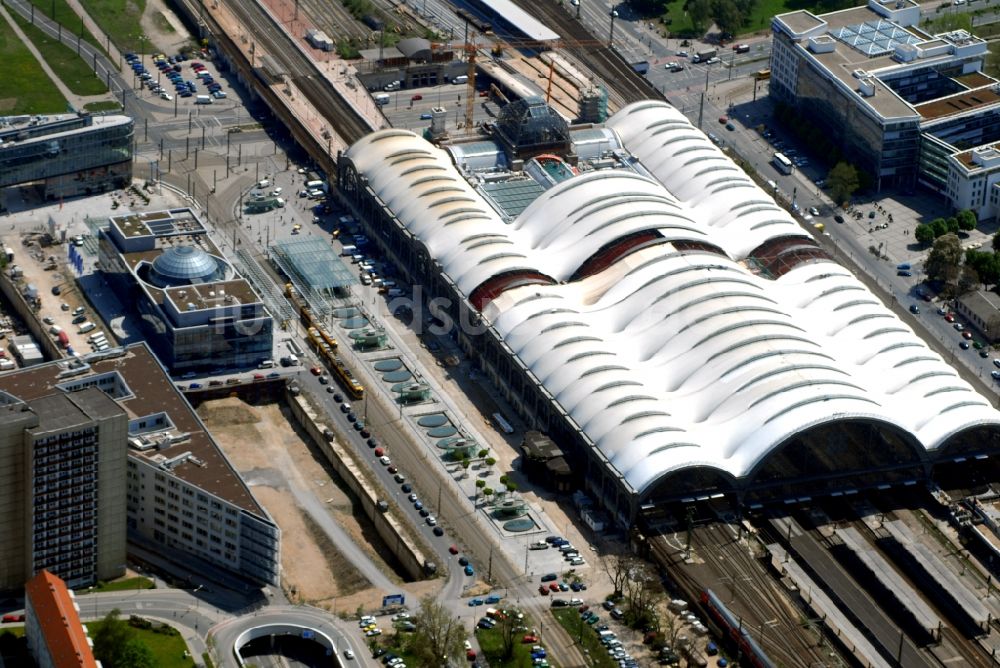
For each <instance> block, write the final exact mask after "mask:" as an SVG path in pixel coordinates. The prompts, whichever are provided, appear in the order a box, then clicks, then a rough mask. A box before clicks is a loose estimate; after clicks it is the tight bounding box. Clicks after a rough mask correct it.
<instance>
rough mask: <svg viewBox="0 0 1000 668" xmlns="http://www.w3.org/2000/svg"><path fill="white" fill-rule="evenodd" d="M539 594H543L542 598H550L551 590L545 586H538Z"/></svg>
mask: <svg viewBox="0 0 1000 668" xmlns="http://www.w3.org/2000/svg"><path fill="white" fill-rule="evenodd" d="M538 593H539V594H541V595H542V596H548V595H549V589H548V587H546V586H545V585H538Z"/></svg>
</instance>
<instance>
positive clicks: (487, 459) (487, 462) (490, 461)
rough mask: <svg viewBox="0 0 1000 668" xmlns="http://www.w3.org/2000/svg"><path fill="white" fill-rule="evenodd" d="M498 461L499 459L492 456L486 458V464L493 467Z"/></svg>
mask: <svg viewBox="0 0 1000 668" xmlns="http://www.w3.org/2000/svg"><path fill="white" fill-rule="evenodd" d="M496 463H497V460H495V459H493V458H492V457H487V458H486V466H488V467H490V468H493V465H494V464H496Z"/></svg>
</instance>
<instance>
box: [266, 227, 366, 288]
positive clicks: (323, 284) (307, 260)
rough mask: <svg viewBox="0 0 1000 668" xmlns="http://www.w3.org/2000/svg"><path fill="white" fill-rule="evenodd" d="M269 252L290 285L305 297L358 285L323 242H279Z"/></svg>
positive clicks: (348, 270) (312, 240)
mask: <svg viewBox="0 0 1000 668" xmlns="http://www.w3.org/2000/svg"><path fill="white" fill-rule="evenodd" d="M271 251H272V252H273V253H274V256H275V260H276V261H277V262H278V265H279V266H280V267H281V268H282V269H283V270H284V271H285V273H286V274H288V275H289V277H291V279H292V283H293V284H294V285H295V286H296V287H297V288H299V289H300V290H302V291H303V292H304V293H306V294H310V293H311V294H330V292H331V291H332V290H334V289H340V290H345V289H347V288H348V286H350V285H353V284H355V283H357V282H358V280H357V279H356V278H355V277H354V274H353V273H352V272H351V270H350V269H349V268H348V267H346V266H345V265H344V263H343V262H341V261H340V257H338V255H337V254H336V253H334V252H333V248H332V247H331V246H330V244H329V243H327V242H326V241H324V240H323V239H317V238H312V239H308V238H307V239H294V240H289V241H279V242H276V243H274V244H272V246H271Z"/></svg>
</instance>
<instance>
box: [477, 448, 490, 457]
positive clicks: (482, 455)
mask: <svg viewBox="0 0 1000 668" xmlns="http://www.w3.org/2000/svg"><path fill="white" fill-rule="evenodd" d="M488 454H490V451H489V450H487V449H486V448H483V449H482V450H480V451H479V455H478V456H479V458H480V459H482V458H483V457H485V456H486V455H488Z"/></svg>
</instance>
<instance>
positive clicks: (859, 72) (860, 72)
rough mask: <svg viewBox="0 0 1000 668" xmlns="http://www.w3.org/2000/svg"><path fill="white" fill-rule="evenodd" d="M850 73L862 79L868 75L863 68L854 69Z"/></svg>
mask: <svg viewBox="0 0 1000 668" xmlns="http://www.w3.org/2000/svg"><path fill="white" fill-rule="evenodd" d="M851 74H853V75H854V78H855V79H864V78H865V77H867V76H868V72H865V71H864V70H854V71H853V72H851Z"/></svg>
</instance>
